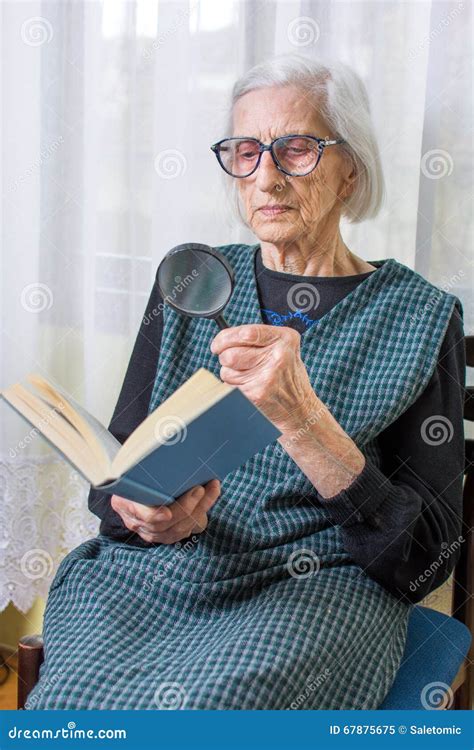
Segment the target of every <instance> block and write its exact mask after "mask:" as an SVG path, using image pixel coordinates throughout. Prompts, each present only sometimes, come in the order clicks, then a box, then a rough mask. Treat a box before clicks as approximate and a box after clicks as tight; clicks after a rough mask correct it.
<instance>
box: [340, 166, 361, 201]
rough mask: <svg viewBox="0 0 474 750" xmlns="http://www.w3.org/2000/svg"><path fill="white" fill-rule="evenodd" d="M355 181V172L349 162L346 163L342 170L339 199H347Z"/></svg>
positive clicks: (353, 188) (352, 190)
mask: <svg viewBox="0 0 474 750" xmlns="http://www.w3.org/2000/svg"><path fill="white" fill-rule="evenodd" d="M356 180H357V170H356V168H355V165H354V163H353V161H352V159H351V160H348V161H346V164H345V169H344V178H343V183H342V186H341V189H340V191H339V198H341V199H345V198H349V196H350V195H352V193H353V192H354V190H355V184H356Z"/></svg>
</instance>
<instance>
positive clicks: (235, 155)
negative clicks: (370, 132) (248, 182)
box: [211, 135, 345, 177]
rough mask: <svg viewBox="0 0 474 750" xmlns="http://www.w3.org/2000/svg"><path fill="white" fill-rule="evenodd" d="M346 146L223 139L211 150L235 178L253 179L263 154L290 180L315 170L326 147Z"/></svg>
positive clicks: (298, 139) (300, 138)
mask: <svg viewBox="0 0 474 750" xmlns="http://www.w3.org/2000/svg"><path fill="white" fill-rule="evenodd" d="M339 143H345V140H343V139H342V138H337V139H335V140H332V141H331V140H329V139H328V138H316V137H315V136H312V135H284V136H281V137H280V138H275V140H273V141H272V142H271V143H269V144H265V143H261V141H259V140H258V139H257V138H243V137H236V138H223V139H222V140H221V141H218V142H217V143H214V144H213V145H212V146H211V151H214V153H215V155H216V157H217V161H218V162H219V164H220V165H221V167H222V169H223V170H224V171H225V172H227V174H230V175H231V176H232V177H250V175H251V174H253V173H254V172H255V171H256V170H257V169H258V165H259V164H260V160H261V158H262V154H263V152H264V151H270V153H271V155H272V159H273V162H274V164H275V166H276V168H277V169H279V170H280V172H283V173H284V174H287V175H289V176H290V177H304V176H305V175H307V174H309V173H310V172H312V171H313V169H315V168H316V167H317V166H318V164H319V160H320V159H321V157H322V155H323V152H324V149H325V148H326V146H335V145H337V144H339Z"/></svg>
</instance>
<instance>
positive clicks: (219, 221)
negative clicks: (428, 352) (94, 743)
mask: <svg viewBox="0 0 474 750" xmlns="http://www.w3.org/2000/svg"><path fill="white" fill-rule="evenodd" d="M0 7H1V40H2V59H3V66H2V78H1V97H2V180H3V184H2V194H3V200H2V240H3V243H2V254H1V263H2V273H1V284H2V301H1V305H2V308H1V314H2V325H1V335H0V347H1V367H2V372H1V386H0V387H5V386H7V385H9V384H10V383H12V382H15V381H17V380H19V379H21V378H22V377H24V375H25V374H26V373H28V372H31V371H35V372H39V373H42V374H43V375H45V376H46V377H48V378H50V379H52V380H53V381H55V382H56V383H57V384H58V385H61V386H62V387H64V388H66V389H67V390H68V391H69V393H70V394H71V395H72V396H73V397H74V398H75V399H76V400H78V401H80V402H81V403H83V404H84V405H85V406H86V407H87V408H88V409H90V410H91V411H92V412H93V413H94V414H95V415H96V416H97V417H98V418H99V419H101V420H102V421H103V422H104V423H106V424H107V423H108V421H109V419H110V417H111V414H112V410H113V407H114V404H115V401H116V398H117V396H118V393H119V389H120V386H121V383H122V379H123V376H124V373H125V368H126V365H127V362H128V358H129V356H130V353H131V349H132V346H133V342H134V339H135V336H136V333H137V330H138V326H139V322H140V318H141V316H142V314H143V310H144V307H145V304H146V300H147V297H148V295H149V292H150V289H151V286H152V283H153V278H154V274H155V271H156V266H157V264H158V262H159V260H160V258H161V257H162V256H163V255H164V253H165V252H166V251H167V250H168V249H170V248H171V247H172V246H173V245H176V244H179V243H181V242H185V241H189V240H193V241H197V242H204V243H207V244H211V245H218V244H225V243H230V242H238V241H246V242H254V241H255V238H254V237H253V236H252V235H251V234H250V233H249V231H248V230H247V229H245V227H242V226H240V225H239V223H238V222H237V220H234V219H233V218H232V217H231V215H230V214H229V212H228V211H227V210H226V206H225V201H224V200H223V197H222V180H221V176H220V174H219V173H218V170H219V168H218V166H217V163H215V159H214V156H213V154H212V153H211V152H210V150H209V144H211V143H212V142H213V141H215V140H217V139H218V138H220V137H222V136H223V135H224V132H223V123H224V116H225V107H226V104H227V98H228V95H229V91H230V88H231V86H232V84H233V82H234V80H235V79H236V77H237V76H238V75H240V74H241V73H242V72H243V71H244V70H245V69H247V68H248V67H249V66H251V65H253V64H254V63H257V62H259V61H261V60H263V59H265V58H266V57H268V56H270V55H273V54H275V53H283V52H290V51H297V52H299V53H300V54H303V55H307V56H309V57H321V58H323V59H325V58H339V59H342V60H343V61H345V62H347V63H349V64H350V65H352V66H353V67H354V68H355V69H356V70H357V71H358V72H359V73H360V74H361V76H362V77H363V79H364V81H365V82H366V85H367V87H368V91H369V95H370V100H371V106H372V112H373V118H374V121H375V127H376V130H377V133H378V137H379V142H380V148H381V151H382V158H383V163H384V167H385V174H386V180H387V188H388V194H387V201H386V205H385V208H384V210H383V212H382V213H381V215H380V216H379V217H378V218H377V219H376V220H374V221H371V222H366V223H364V224H361V225H359V226H358V225H353V226H350V225H348V224H345V225H344V227H343V233H344V237H345V239H346V242H347V243H348V245H349V247H351V249H352V250H353V251H354V252H356V253H357V254H358V255H360V256H361V257H363V258H365V259H367V260H370V259H380V258H384V257H395V258H397V259H398V260H399V261H401V262H403V263H405V264H406V265H408V266H410V267H412V268H414V269H416V270H417V271H419V272H420V273H422V274H423V275H424V276H426V278H428V279H429V280H430V281H432V282H433V283H435V284H437V285H438V286H440V287H442V288H445V289H447V290H451V291H453V292H454V293H455V294H457V295H458V296H459V297H460V298H461V299H462V301H463V303H464V309H465V323H466V331H471V332H472V328H473V323H474V313H473V308H472V297H470V296H469V289H470V286H471V285H472V276H471V273H472V272H471V270H470V269H471V265H470V264H471V258H470V250H469V248H470V247H471V245H470V241H469V240H470V227H471V225H472V219H471V218H470V217H471V216H472V208H471V207H470V204H469V197H470V178H471V176H472V164H471V163H470V161H469V159H470V158H471V157H470V143H471V139H470V136H469V133H470V127H471V116H470V115H471V100H470V92H471V79H470V53H471V50H470V42H469V40H470V36H471V34H470V32H471V28H470V25H471V18H470V13H471V9H470V5H469V4H468V3H462V2H447V3H444V2H428V1H426V2H404V3H400V2H356V3H354V2H328V1H327V0H325V1H324V2H315V1H314V0H302V1H296V0H295V2H285V1H284V0H280V1H279V2H273V1H271V0H267V1H265V0H248V1H247V2H243V1H241V2H238V1H232V0H183V1H181V0H173V2H170V1H166V0H128V1H127V0H103V2H94V1H91V2H80V1H79V0H64V1H62V2H59V1H58V2H40V1H39V0H38V1H37V2H20V3H18V2H8V0H7V1H6V2H3V3H2V4H1V6H0ZM470 208H471V210H470ZM2 410H3V411H2V417H1V438H2V443H1V455H0V482H1V491H0V508H1V518H2V523H1V529H0V610H1V609H2V608H3V607H5V606H6V604H7V602H8V601H9V600H11V601H13V602H14V604H15V605H16V606H17V607H18V608H19V609H20V610H22V611H26V610H27V609H28V607H29V606H30V605H31V604H32V602H33V600H34V598H35V597H36V596H37V595H43V596H44V595H46V593H47V590H48V586H49V584H50V581H51V577H52V575H53V574H54V571H55V569H56V567H57V564H58V562H59V560H60V559H61V558H62V556H63V555H64V554H65V553H66V552H67V551H68V550H70V549H71V548H73V547H74V546H76V545H77V544H79V543H80V542H81V541H83V540H84V539H86V538H88V537H90V536H92V535H94V534H95V533H96V531H97V528H98V521H97V519H96V518H95V517H94V516H92V515H91V514H89V512H88V510H87V505H86V497H87V491H88V487H87V484H86V482H85V481H84V480H83V479H82V478H81V477H80V476H79V475H78V474H77V473H76V472H74V471H73V470H72V469H70V468H69V467H68V466H67V465H66V464H65V463H64V462H62V461H60V460H59V459H58V458H57V455H56V453H54V452H53V451H52V449H51V448H50V447H48V446H47V445H46V444H45V443H44V442H43V440H42V439H41V438H40V437H38V436H37V435H35V433H34V431H32V430H30V429H29V427H28V425H27V424H26V423H25V422H23V421H22V420H20V419H19V418H18V417H17V416H16V415H15V414H13V412H10V410H9V409H8V408H7V407H6V406H5V405H2Z"/></svg>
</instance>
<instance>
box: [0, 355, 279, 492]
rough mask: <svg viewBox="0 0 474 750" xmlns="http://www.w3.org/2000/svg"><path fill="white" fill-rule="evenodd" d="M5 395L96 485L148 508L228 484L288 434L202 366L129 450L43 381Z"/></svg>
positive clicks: (141, 428)
mask: <svg viewBox="0 0 474 750" xmlns="http://www.w3.org/2000/svg"><path fill="white" fill-rule="evenodd" d="M26 381H27V383H26V385H23V384H22V383H15V384H14V385H12V386H10V387H8V388H5V389H4V390H3V391H1V393H0V396H1V397H2V398H3V399H5V401H6V402H7V403H8V404H10V406H12V407H13V409H15V410H16V411H17V412H18V413H19V414H20V415H21V416H22V417H23V418H24V419H26V421H27V422H29V423H30V424H31V425H33V427H35V428H36V429H37V430H38V431H39V432H40V433H41V434H42V435H43V436H44V437H45V438H46V439H47V440H48V442H49V443H50V444H51V445H52V446H53V448H55V449H56V450H57V451H59V453H61V454H62V455H63V456H64V458H65V459H66V460H67V461H69V463H70V464H72V465H73V466H74V467H75V468H76V469H77V470H78V471H79V472H80V473H81V474H82V475H83V476H84V477H85V478H86V479H87V480H88V481H89V482H90V483H91V484H92V486H93V487H96V488H100V489H103V490H104V491H105V492H107V493H108V494H115V495H121V496H122V497H126V498H128V499H129V500H136V501H137V502H140V503H143V504H144V505H168V504H170V503H171V502H173V501H174V500H175V499H176V498H177V497H179V495H181V494H182V493H183V492H186V490H188V489H190V488H191V487H194V486H195V485H197V484H205V483H206V482H209V481H210V480H211V479H213V478H218V479H224V477H225V476H226V474H228V473H229V472H231V471H234V470H235V469H237V468H238V467H239V466H241V465H242V464H244V463H246V461H247V460H248V459H249V458H251V457H252V456H253V455H255V453H257V452H258V451H260V450H262V449H263V448H265V447H266V446H267V445H268V444H269V443H271V442H273V441H274V440H276V439H277V438H278V437H279V436H280V435H281V434H282V433H281V432H280V431H279V430H278V429H277V428H276V427H275V426H274V425H273V424H272V423H271V422H270V420H268V419H267V417H265V415H264V414H263V413H262V412H261V411H260V410H259V409H258V408H257V407H256V406H254V405H253V404H252V402H251V401H250V400H249V399H248V398H246V396H244V394H243V393H242V392H241V391H240V390H239V388H237V387H235V386H230V385H228V384H227V383H223V382H222V381H220V380H219V379H218V378H217V377H216V376H215V375H213V374H212V373H211V372H209V371H208V370H206V369H204V368H203V367H201V368H200V369H199V370H197V371H196V372H195V373H194V374H193V375H192V376H191V377H190V378H189V379H188V380H187V381H186V382H185V383H183V385H181V386H180V387H179V388H177V390H176V391H175V392H174V393H173V394H172V395H171V396H170V397H169V398H167V399H166V401H164V402H163V403H161V404H160V405H159V406H158V407H157V408H156V409H155V410H154V411H153V412H151V414H149V415H148V416H147V417H146V419H145V420H144V421H143V422H142V423H141V424H140V425H138V427H137V428H136V429H135V430H134V432H132V434H131V435H129V437H128V438H127V440H126V441H125V442H124V443H123V445H122V444H121V443H120V442H119V441H118V440H117V439H116V438H115V437H114V436H113V435H112V434H111V433H110V432H109V431H108V430H107V428H106V427H104V425H102V424H101V423H100V422H99V421H98V420H97V419H95V417H93V416H92V415H91V414H89V412H88V411H86V409H84V408H83V407H81V406H80V405H79V404H78V403H76V402H75V401H74V400H73V399H72V398H71V397H70V396H69V395H67V394H66V393H65V392H63V391H62V389H60V388H58V387H57V386H53V385H52V384H51V383H50V382H49V381H48V380H46V379H45V378H43V377H41V376H40V375H36V374H30V375H28V376H27V378H26Z"/></svg>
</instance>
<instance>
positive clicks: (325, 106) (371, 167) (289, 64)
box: [224, 53, 385, 224]
mask: <svg viewBox="0 0 474 750" xmlns="http://www.w3.org/2000/svg"><path fill="white" fill-rule="evenodd" d="M288 85H293V86H298V87H300V88H303V89H304V90H305V94H306V95H307V96H308V98H309V99H310V101H312V102H313V103H314V106H315V107H317V109H318V111H319V112H320V114H321V116H322V118H323V119H324V121H325V122H326V124H327V125H328V126H329V127H330V128H331V130H332V131H333V133H332V135H333V136H334V137H336V138H343V139H344V140H345V141H346V143H345V144H342V145H341V146H338V148H340V149H343V150H344V151H345V153H346V154H347V155H348V157H349V158H350V159H351V162H352V164H353V165H354V167H355V170H356V182H355V187H354V190H353V192H352V194H351V195H350V196H348V198H346V199H344V200H343V201H342V202H343V207H342V210H341V214H342V215H343V216H345V217H346V218H347V220H348V221H349V222H351V223H358V222H361V221H364V220H365V219H371V218H373V217H375V216H376V215H377V214H378V212H379V210H380V208H381V206H382V203H383V200H384V197H385V185H384V177H383V171H382V166H381V160H380V152H379V148H378V145H377V140H376V138H375V133H374V129H373V125H372V121H371V115H370V105H369V98H368V95H367V89H366V88H365V85H364V83H363V81H362V79H361V78H360V76H359V75H358V74H357V73H356V72H355V71H354V70H353V69H352V68H351V67H350V66H349V65H346V64H345V63H342V62H340V61H334V62H327V63H323V62H321V61H318V60H312V59H310V58H307V57H303V56H302V55H299V54H297V53H291V54H284V55H277V56H276V57H273V58H271V59H269V60H266V61H264V62H262V63H260V64H258V65H255V66H254V67H253V68H251V69H250V70H248V71H247V72H246V73H244V74H243V75H242V76H241V77H240V78H239V79H238V80H237V81H236V82H235V84H234V86H233V89H232V94H231V101H230V106H229V107H228V113H227V134H228V135H229V136H230V135H232V132H233V130H232V129H233V112H234V106H235V104H236V102H237V101H238V99H240V97H241V96H244V94H247V93H249V92H250V91H255V90H257V89H261V88H267V87H270V86H288ZM325 135H326V134H322V137H324V136H325ZM323 158H324V157H323ZM227 177H228V179H227ZM224 179H225V180H226V183H227V184H228V187H230V191H231V197H232V198H233V200H234V203H235V205H236V208H237V211H238V213H239V215H240V217H241V219H242V220H243V221H244V223H245V224H246V220H245V217H244V216H242V211H241V206H240V201H239V196H238V186H237V180H236V179H235V178H233V177H230V176H228V175H226V177H225V178H224ZM229 181H230V183H229Z"/></svg>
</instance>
